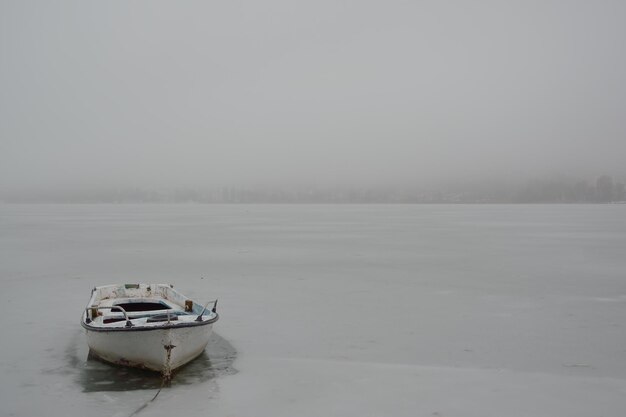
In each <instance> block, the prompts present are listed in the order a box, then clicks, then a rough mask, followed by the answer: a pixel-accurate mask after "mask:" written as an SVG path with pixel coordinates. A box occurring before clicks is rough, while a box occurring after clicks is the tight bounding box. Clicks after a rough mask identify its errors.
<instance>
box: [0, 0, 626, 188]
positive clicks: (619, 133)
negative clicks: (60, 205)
mask: <svg viewBox="0 0 626 417" xmlns="http://www.w3.org/2000/svg"><path fill="white" fill-rule="evenodd" d="M625 22H626V2H624V1H571V0H567V1H566V0H563V1H547V0H541V1H529V0H523V1H515V2H513V1H505V0H499V1H456V2H449V1H441V0H434V1H419V0H412V1H392V0H385V1H382V0H381V1H364V0H359V1H340V0H332V1H326V0H315V1H294V0H285V1H276V0H265V1H258V0H256V1H234V0H228V1H217V0H216V1H208V0H204V1H168V2H161V1H154V0H150V1H137V0H133V1H106V2H101V1H99V2H96V1H85V0H79V1H48V0H46V1H39V2H37V1H24V0H16V1H7V0H0V187H1V188H5V189H19V188H33V187H34V188H37V187H49V188H54V187H76V186H78V187H98V186H133V187H134V186H140V187H159V186H166V187H171V186H191V187H202V186H215V185H257V184H264V185H290V184H312V185H332V184H359V185H361V184H364V185H368V184H424V183H429V182H433V181H441V180H456V179H465V180H467V179H477V180H480V179H482V178H490V177H505V178H518V177H522V178H523V177H537V176H544V175H555V174H563V175H573V176H579V177H583V178H585V177H588V179H593V178H595V177H597V176H598V175H601V174H605V173H606V174H609V175H614V176H618V177H619V176H625V175H626V114H625V109H626V24H625Z"/></svg>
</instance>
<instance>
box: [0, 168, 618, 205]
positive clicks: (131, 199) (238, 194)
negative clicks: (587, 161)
mask: <svg viewBox="0 0 626 417" xmlns="http://www.w3.org/2000/svg"><path fill="white" fill-rule="evenodd" d="M624 188H625V187H624V183H623V182H618V181H614V180H613V178H612V177H610V176H608V175H602V176H601V177H599V178H598V179H597V180H596V181H595V182H594V183H591V184H590V183H588V182H587V181H571V180H562V179H561V180H545V179H544V180H533V181H528V182H526V183H516V184H511V183H506V182H498V183H464V184H457V185H448V186H441V187H437V188H430V189H424V188H419V187H399V186H392V187H382V186H381V187H213V188H205V189H196V188H183V187H180V188H172V189H167V190H146V189H142V188H120V189H112V188H109V189H89V190H71V191H67V190H66V191H58V190H57V191H52V190H46V191H39V192H26V191H18V192H15V191H14V192H6V191H5V192H2V191H0V201H4V202H6V203H204V204H242V203H243V204H245V203H260V204H315V203H324V204H350V203H354V204H368V203H381V204H402V203H404V204H427V203H615V202H626V192H625V190H624Z"/></svg>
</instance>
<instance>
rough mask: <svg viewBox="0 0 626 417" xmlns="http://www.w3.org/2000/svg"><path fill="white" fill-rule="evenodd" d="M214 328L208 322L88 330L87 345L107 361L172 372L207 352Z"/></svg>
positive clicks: (92, 351)
mask: <svg viewBox="0 0 626 417" xmlns="http://www.w3.org/2000/svg"><path fill="white" fill-rule="evenodd" d="M212 327H213V325H212V324H207V325H204V326H194V327H178V328H172V327H170V328H164V329H150V330H126V331H117V332H103V331H92V330H87V345H88V346H89V349H90V352H91V353H92V354H95V355H96V356H97V357H99V358H100V359H103V360H105V361H107V362H111V363H114V364H116V365H123V366H132V367H136V368H142V369H150V370H153V371H157V372H161V373H163V374H164V375H169V374H170V373H171V372H172V371H173V370H175V369H176V368H179V367H180V366H182V365H184V364H186V363H187V362H189V361H191V360H192V359H194V358H196V357H197V356H198V355H200V354H201V353H202V352H203V351H204V349H205V348H206V345H207V343H208V342H209V337H210V336H211V332H212Z"/></svg>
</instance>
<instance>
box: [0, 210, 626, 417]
mask: <svg viewBox="0 0 626 417" xmlns="http://www.w3.org/2000/svg"><path fill="white" fill-rule="evenodd" d="M0 280H1V282H2V285H3V290H2V292H0V304H1V306H2V307H1V313H2V314H1V315H0V324H1V326H2V329H3V337H2V347H1V352H2V355H0V415H1V416H25V417H31V416H38V415H51V416H57V415H71V416H89V417H99V416H129V415H131V414H132V413H133V412H135V411H136V410H137V409H138V408H140V407H141V406H142V405H143V404H145V402H146V401H147V400H149V399H150V398H152V397H153V396H154V394H155V392H156V390H157V389H158V386H159V381H158V380H157V379H155V378H154V377H153V376H152V375H149V374H148V375H146V374H143V373H141V372H131V371H127V370H124V369H122V368H113V367H110V366H108V365H106V364H102V363H99V362H94V361H92V360H88V358H87V350H86V347H85V341H84V335H83V333H82V328H81V327H80V323H79V316H80V314H81V312H82V310H83V308H84V307H85V304H86V303H87V301H88V298H89V294H90V291H91V288H93V287H94V286H95V285H102V284H108V283H133V282H144V281H145V282H164V283H172V284H174V286H175V287H176V288H177V289H179V290H180V291H181V292H182V293H183V294H185V295H188V296H190V297H192V298H194V299H196V300H197V301H199V302H203V300H209V299H213V298H216V297H217V298H219V300H220V304H219V312H220V314H221V320H220V321H219V322H218V323H217V324H216V325H215V327H214V330H215V334H214V336H213V338H212V340H211V343H210V345H209V347H208V349H207V351H206V354H205V355H203V356H201V357H200V358H198V360H197V361H195V362H193V363H191V364H190V365H189V366H188V367H186V368H184V369H183V370H182V371H180V373H179V374H178V375H177V377H176V379H175V382H174V384H173V385H172V387H170V388H167V389H164V390H163V391H162V392H161V393H160V394H159V396H158V398H157V399H156V400H155V401H154V402H153V403H150V404H149V405H148V406H147V407H145V408H144V409H142V410H141V411H140V412H139V413H138V414H137V415H140V416H172V415H184V416H186V417H193V416H228V417H248V416H249V417H259V416H268V417H269V416H271V417H278V416H285V417H294V416H326V417H328V416H338V417H339V416H341V417H345V416H358V417H365V416H372V417H373V416H412V417H413V416H438V417H450V416H459V417H467V416H476V417H484V416H499V417H500V416H507V417H511V416H546V417H547V416H550V417H554V416H564V417H565V416H567V417H572V416H586V417H588V416H604V417H606V416H620V417H621V416H623V415H625V413H626V331H625V330H626V327H625V326H626V205H536V206H532V205H531V206H522V205H519V206H518V205H472V206H464V205H415V206H411V205H392V206H384V205H381V206H378V205H372V206H359V205H345V206H332V205H331V206H328V205H311V206H306V205H302V206H301V205H285V206H281V205H276V206H273V205H267V206H264V205H259V206H257V205H0Z"/></svg>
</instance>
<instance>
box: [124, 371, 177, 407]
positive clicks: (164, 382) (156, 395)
mask: <svg viewBox="0 0 626 417" xmlns="http://www.w3.org/2000/svg"><path fill="white" fill-rule="evenodd" d="M167 382H168V378H166V377H165V376H164V377H163V378H161V387H160V388H159V390H158V391H157V392H156V394H154V397H152V399H150V400H148V401H146V402H145V403H143V404H142V405H141V406H140V407H139V408H138V409H136V410H135V411H133V412H132V414H129V415H128V417H132V416H134V415H137V414H139V412H140V411H141V410H143V409H144V408H146V407H147V406H148V405H150V403H151V402H153V401H154V400H156V397H158V396H159V394H160V393H161V390H162V389H163V387H164V386H165V384H166V383H167Z"/></svg>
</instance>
